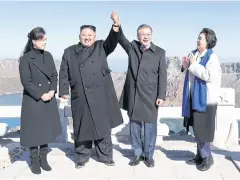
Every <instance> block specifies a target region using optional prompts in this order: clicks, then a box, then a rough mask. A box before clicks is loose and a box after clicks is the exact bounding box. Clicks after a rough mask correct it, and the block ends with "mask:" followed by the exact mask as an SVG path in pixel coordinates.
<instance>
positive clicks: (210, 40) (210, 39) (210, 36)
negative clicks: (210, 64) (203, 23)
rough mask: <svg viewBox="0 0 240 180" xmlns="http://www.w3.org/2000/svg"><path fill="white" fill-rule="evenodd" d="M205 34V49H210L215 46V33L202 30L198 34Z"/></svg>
mask: <svg viewBox="0 0 240 180" xmlns="http://www.w3.org/2000/svg"><path fill="white" fill-rule="evenodd" d="M202 33H203V34H205V37H206V41H207V48H208V49H212V48H214V47H215V46H216V44H217V37H216V34H215V32H214V31H213V30H212V29H209V28H203V30H202V31H201V32H200V34H202Z"/></svg>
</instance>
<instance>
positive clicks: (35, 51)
mask: <svg viewBox="0 0 240 180" xmlns="http://www.w3.org/2000/svg"><path fill="white" fill-rule="evenodd" d="M37 51H38V50H34V49H32V50H31V51H29V57H30V58H31V59H35V57H36V56H37V55H38V54H39V53H40V52H37ZM43 54H44V50H43Z"/></svg>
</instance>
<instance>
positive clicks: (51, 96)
mask: <svg viewBox="0 0 240 180" xmlns="http://www.w3.org/2000/svg"><path fill="white" fill-rule="evenodd" d="M48 94H49V96H50V98H51V99H52V98H53V96H54V95H55V91H54V90H51V91H49V92H48Z"/></svg>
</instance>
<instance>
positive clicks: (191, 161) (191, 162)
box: [186, 154, 203, 165]
mask: <svg viewBox="0 0 240 180" xmlns="http://www.w3.org/2000/svg"><path fill="white" fill-rule="evenodd" d="M202 161H203V159H202V158H201V156H200V155H198V154H197V155H196V156H195V157H194V158H192V159H189V160H188V161H186V163H187V164H188V165H199V164H201V163H202Z"/></svg>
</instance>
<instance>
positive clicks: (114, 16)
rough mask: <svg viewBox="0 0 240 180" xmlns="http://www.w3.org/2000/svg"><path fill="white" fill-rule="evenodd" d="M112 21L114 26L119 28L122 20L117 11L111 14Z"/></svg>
mask: <svg viewBox="0 0 240 180" xmlns="http://www.w3.org/2000/svg"><path fill="white" fill-rule="evenodd" d="M111 19H112V20H113V25H115V26H119V25H120V20H119V16H118V13H117V11H113V12H112V14H111Z"/></svg>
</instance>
